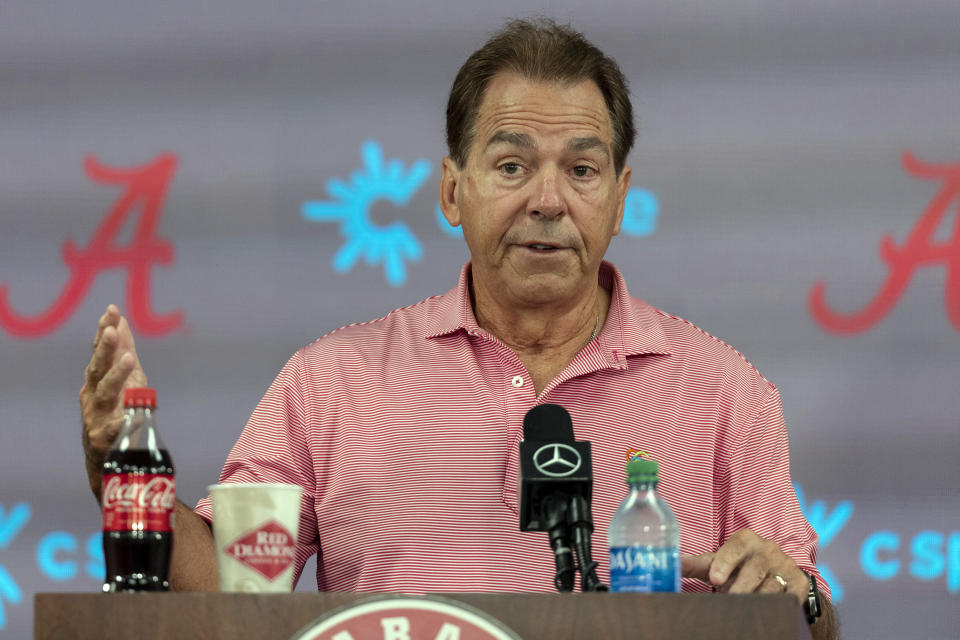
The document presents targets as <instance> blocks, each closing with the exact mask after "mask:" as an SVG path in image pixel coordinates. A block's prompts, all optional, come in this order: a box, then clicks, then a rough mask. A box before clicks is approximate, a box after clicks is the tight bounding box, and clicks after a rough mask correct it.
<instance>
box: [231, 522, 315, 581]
mask: <svg viewBox="0 0 960 640" xmlns="http://www.w3.org/2000/svg"><path fill="white" fill-rule="evenodd" d="M296 550H297V547H296V545H295V544H294V539H293V536H292V535H291V534H290V532H289V531H287V530H286V529H284V528H283V527H282V526H281V525H280V524H279V523H278V522H277V521H276V520H268V521H267V522H265V523H263V525H262V526H260V527H257V528H256V529H254V530H253V531H251V532H249V533H245V534H243V535H242V536H240V537H239V538H237V539H236V540H234V541H233V542H231V543H230V544H228V545H227V546H226V547H225V548H224V553H226V554H227V555H231V556H233V557H234V558H236V559H237V560H238V561H240V562H242V563H243V564H245V565H247V566H248V567H250V568H251V569H253V570H254V571H257V572H259V573H260V574H262V575H263V577H265V578H266V579H267V580H273V579H275V578H276V577H277V576H278V575H280V574H281V573H283V572H284V570H285V569H286V568H287V567H289V566H290V565H291V564H292V563H293V559H294V555H295V553H296Z"/></svg>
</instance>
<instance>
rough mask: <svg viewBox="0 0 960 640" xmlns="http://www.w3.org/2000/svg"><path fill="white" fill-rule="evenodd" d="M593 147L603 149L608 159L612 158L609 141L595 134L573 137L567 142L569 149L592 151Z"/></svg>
mask: <svg viewBox="0 0 960 640" xmlns="http://www.w3.org/2000/svg"><path fill="white" fill-rule="evenodd" d="M591 149H596V150H598V151H602V152H603V154H604V155H605V156H606V158H607V160H609V159H610V148H609V147H608V146H607V143H606V142H604V141H603V140H601V139H600V138H597V137H595V136H590V137H588V138H573V139H572V140H570V142H568V143H567V151H590V150H591Z"/></svg>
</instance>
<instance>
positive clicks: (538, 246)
mask: <svg viewBox="0 0 960 640" xmlns="http://www.w3.org/2000/svg"><path fill="white" fill-rule="evenodd" d="M523 246H524V247H526V248H527V249H531V250H533V251H538V252H542V253H550V252H553V251H560V250H561V249H563V247H561V246H558V245H555V244H549V243H545V242H528V243H526V244H524V245H523Z"/></svg>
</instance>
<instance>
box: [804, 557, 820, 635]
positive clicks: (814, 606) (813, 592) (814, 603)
mask: <svg viewBox="0 0 960 640" xmlns="http://www.w3.org/2000/svg"><path fill="white" fill-rule="evenodd" d="M801 571H803V569H801ZM803 575H805V576H807V581H808V582H809V583H810V587H809V589H807V601H806V602H804V603H803V611H804V613H806V614H807V624H813V623H814V622H816V621H817V618H819V617H820V615H821V614H822V613H823V610H822V609H821V607H820V589H819V588H818V587H817V579H816V578H814V577H813V576H812V575H811V574H809V573H807V572H806V571H803Z"/></svg>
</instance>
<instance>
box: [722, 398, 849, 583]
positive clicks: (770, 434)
mask: <svg viewBox="0 0 960 640" xmlns="http://www.w3.org/2000/svg"><path fill="white" fill-rule="evenodd" d="M767 385H768V388H767V391H766V393H765V395H764V396H763V398H762V401H761V404H760V408H759V410H758V412H757V415H756V418H755V419H754V420H753V421H752V423H751V424H750V425H749V426H748V427H747V428H746V431H745V433H743V434H742V436H743V437H741V438H739V439H738V441H737V444H736V446H735V447H734V448H733V451H732V456H731V460H730V469H729V472H730V476H729V477H730V481H731V486H730V493H731V495H730V501H729V503H728V508H726V509H725V510H724V511H723V513H722V515H721V518H722V521H721V529H722V539H723V540H726V539H727V538H729V537H730V536H731V535H732V534H733V533H734V532H736V531H739V530H740V529H750V530H752V531H753V532H754V533H756V534H757V535H759V536H760V537H762V538H766V539H768V540H773V541H775V542H777V543H778V544H779V545H780V548H781V549H783V552H784V553H785V554H787V555H788V556H790V558H792V559H793V561H794V562H796V563H797V566H799V567H800V568H801V569H803V570H804V571H806V572H807V573H810V574H812V575H813V576H814V577H815V578H816V580H817V585H818V586H819V588H820V590H821V591H822V592H823V593H824V595H826V596H827V597H828V598H829V597H830V588H829V586H828V585H827V583H826V581H825V580H824V579H823V577H822V576H821V575H820V572H819V571H818V570H817V540H818V539H817V533H816V531H814V530H813V527H811V526H810V523H809V522H807V519H806V518H805V517H804V516H803V514H802V513H801V512H800V503H799V501H798V500H797V494H796V491H795V490H794V488H793V484H792V482H791V479H790V453H789V444H788V440H787V427H786V424H785V423H784V420H783V409H782V407H781V403H780V392H779V391H778V390H777V388H776V387H775V386H773V385H772V384H770V383H769V382H768V383H767Z"/></svg>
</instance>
